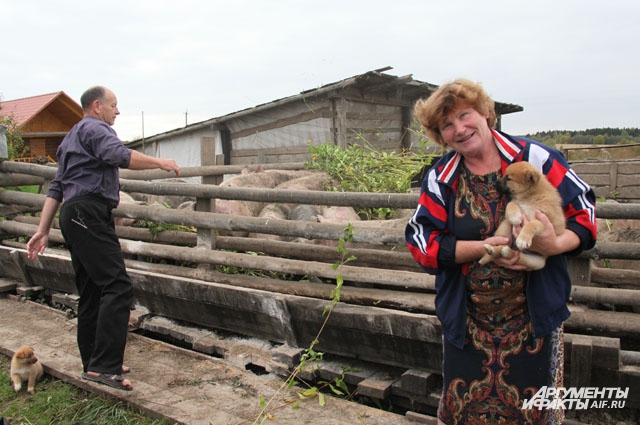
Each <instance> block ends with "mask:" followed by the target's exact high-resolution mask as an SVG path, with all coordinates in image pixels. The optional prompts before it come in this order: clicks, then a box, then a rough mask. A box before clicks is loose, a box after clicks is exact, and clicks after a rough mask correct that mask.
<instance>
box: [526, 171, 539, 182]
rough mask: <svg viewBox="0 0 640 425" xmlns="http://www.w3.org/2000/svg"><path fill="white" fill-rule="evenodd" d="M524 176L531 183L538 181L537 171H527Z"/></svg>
mask: <svg viewBox="0 0 640 425" xmlns="http://www.w3.org/2000/svg"><path fill="white" fill-rule="evenodd" d="M526 178H527V180H528V181H529V182H530V183H531V184H535V183H537V182H538V178H539V176H538V174H537V173H534V172H532V171H527V174H526Z"/></svg>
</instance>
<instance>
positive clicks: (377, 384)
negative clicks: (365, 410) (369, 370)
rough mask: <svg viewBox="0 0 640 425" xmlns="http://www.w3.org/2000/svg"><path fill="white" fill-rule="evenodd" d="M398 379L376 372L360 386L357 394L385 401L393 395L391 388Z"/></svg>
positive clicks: (382, 372)
mask: <svg viewBox="0 0 640 425" xmlns="http://www.w3.org/2000/svg"><path fill="white" fill-rule="evenodd" d="M396 380H397V378H395V377H393V376H391V375H389V374H388V373H386V372H384V371H381V372H376V373H374V374H373V375H371V376H370V377H368V378H367V379H365V380H364V381H361V382H360V383H359V384H358V387H357V390H356V393H357V394H358V395H361V396H365V397H372V398H376V399H378V400H384V399H385V398H387V397H388V396H389V394H391V387H392V386H393V383H394V382H395V381H396Z"/></svg>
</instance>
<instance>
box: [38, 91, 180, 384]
mask: <svg viewBox="0 0 640 425" xmlns="http://www.w3.org/2000/svg"><path fill="white" fill-rule="evenodd" d="M80 102H81V105H82V109H83V114H84V116H83V118H82V120H81V121H80V122H79V123H78V124H76V125H75V126H74V127H73V128H72V129H71V131H69V133H68V134H67V135H66V137H65V138H64V140H63V141H62V143H61V144H60V147H59V148H58V152H57V156H58V171H57V173H56V176H55V178H54V180H53V181H52V182H51V185H50V188H49V191H48V192H47V199H46V200H45V203H44V206H43V208H42V214H41V217H40V224H39V226H38V231H37V232H36V233H35V234H34V235H33V237H32V238H31V239H30V240H29V242H28V243H27V256H28V257H29V259H34V258H36V256H37V255H38V254H42V253H44V250H45V248H46V247H47V243H48V240H49V231H50V229H51V224H52V223H53V219H54V217H55V215H56V212H57V211H58V207H59V206H60V204H61V203H62V201H63V200H64V203H62V207H61V209H60V217H59V221H60V229H61V231H62V235H63V236H64V239H65V242H66V243H67V245H68V246H69V251H70V252H71V262H72V264H73V269H74V272H75V280H76V286H77V288H78V293H79V295H80V299H79V303H78V334H77V340H78V348H79V350H80V356H81V358H82V366H83V373H82V377H83V379H86V380H90V381H94V382H99V383H102V384H105V385H108V386H111V387H114V388H118V389H122V390H125V391H131V390H133V385H132V384H131V382H130V381H129V380H128V379H125V378H123V377H122V374H123V373H126V372H128V371H129V368H128V367H126V366H123V359H124V350H125V345H126V340H127V332H128V323H129V313H130V307H131V303H132V301H133V288H132V285H131V281H130V279H129V276H128V275H127V271H126V268H125V265H124V258H123V256H122V251H121V248H120V243H119V242H118V236H117V235H116V232H115V226H114V223H113V217H112V214H111V210H112V209H113V208H115V207H117V205H118V203H119V201H120V197H119V186H120V184H119V168H129V169H132V170H147V169H153V168H160V169H162V170H165V171H173V172H175V175H176V176H179V175H180V167H178V165H177V164H176V162H175V161H174V160H172V159H162V158H154V157H150V156H147V155H144V154H142V153H140V152H137V151H134V150H131V149H129V148H127V147H125V146H124V145H123V144H122V141H121V140H120V139H119V138H118V136H117V135H116V132H115V131H114V130H113V129H112V128H111V126H112V125H113V123H114V122H115V119H116V116H117V115H119V114H120V111H119V110H118V102H117V99H116V96H115V94H114V93H113V92H112V91H111V90H109V89H107V88H105V87H101V86H96V87H91V88H89V89H88V90H87V91H86V92H84V94H83V95H82V97H81V99H80Z"/></svg>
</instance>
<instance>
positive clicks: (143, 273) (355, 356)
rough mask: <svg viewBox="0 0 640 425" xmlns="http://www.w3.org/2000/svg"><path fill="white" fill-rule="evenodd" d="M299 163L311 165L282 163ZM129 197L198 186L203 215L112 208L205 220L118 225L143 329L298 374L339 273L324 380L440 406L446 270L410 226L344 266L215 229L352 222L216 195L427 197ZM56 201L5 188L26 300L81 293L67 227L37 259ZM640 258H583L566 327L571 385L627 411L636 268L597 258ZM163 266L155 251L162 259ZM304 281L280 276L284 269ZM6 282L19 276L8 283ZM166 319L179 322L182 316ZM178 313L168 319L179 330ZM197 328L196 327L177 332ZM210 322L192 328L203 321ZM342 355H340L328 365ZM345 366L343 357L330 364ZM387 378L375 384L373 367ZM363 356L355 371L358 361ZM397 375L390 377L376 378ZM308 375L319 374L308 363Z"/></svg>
mask: <svg viewBox="0 0 640 425" xmlns="http://www.w3.org/2000/svg"><path fill="white" fill-rule="evenodd" d="M276 167H277V168H279V169H282V168H289V169H299V168H301V167H302V165H301V164H285V165H283V164H279V165H277V166H274V168H276ZM239 171H240V168H234V167H224V166H211V167H194V168H193V169H186V170H183V175H185V176H189V175H206V176H209V177H211V176H220V175H223V174H232V173H237V172H239ZM54 173H55V170H54V169H53V168H51V167H47V166H39V165H34V164H19V163H8V162H3V163H0V184H2V185H3V186H5V187H7V186H18V185H22V184H44V185H45V186H46V183H45V181H46V179H50V178H52V177H53V174H54ZM121 176H122V181H121V185H122V188H123V190H125V191H127V192H138V193H146V194H156V195H164V196H177V195H179V196H189V197H192V198H193V199H196V200H200V201H199V202H197V205H198V206H199V209H202V208H205V209H208V211H203V210H197V211H188V210H175V209H167V208H158V207H149V206H142V205H128V204H127V205H124V204H121V205H120V206H119V207H118V208H117V209H116V210H114V215H115V216H116V217H126V218H133V219H138V220H146V221H153V222H162V223H172V224H178V225H182V226H189V227H193V228H196V229H197V231H195V232H186V231H176V230H172V231H164V232H160V233H158V234H155V235H154V234H151V233H150V232H149V231H148V230H147V229H141V228H132V227H126V226H118V227H117V231H118V234H119V236H120V238H121V245H122V249H123V252H124V253H125V254H126V255H127V258H128V259H127V267H128V270H129V273H130V276H131V278H132V281H133V285H134V292H135V296H136V300H137V303H138V305H139V308H140V309H142V310H144V311H148V314H147V315H145V316H144V317H142V318H141V323H140V327H141V329H145V330H146V331H149V332H154V333H156V334H164V335H166V336H170V337H171V338H173V339H179V340H181V343H183V344H186V345H188V346H189V347H190V348H192V349H194V350H198V351H201V352H204V353H208V354H212V355H219V356H227V355H230V354H229V353H230V352H231V351H232V350H230V349H229V345H228V344H229V343H230V342H229V339H227V338H225V337H224V336H223V335H224V333H226V332H231V333H233V334H235V335H238V334H239V335H244V336H246V337H250V338H255V339H259V340H261V341H265V342H266V345H262V346H261V348H260V350H259V352H254V353H253V354H252V355H251V356H247V357H246V362H247V363H252V364H254V365H255V364H257V365H259V366H260V367H263V368H265V369H266V370H268V371H272V372H275V373H282V374H283V375H287V374H288V373H289V372H290V371H291V370H292V368H293V367H294V366H295V364H296V360H297V358H298V357H299V356H300V354H301V353H302V352H303V350H304V349H305V348H306V347H308V346H309V345H310V343H311V342H312V341H314V339H315V338H316V336H317V332H318V330H319V329H320V326H321V325H322V322H323V319H324V315H323V311H324V309H325V308H326V307H327V306H328V305H329V304H330V302H331V293H332V291H333V289H335V285H334V284H333V283H331V282H333V281H335V278H336V275H337V274H339V275H340V276H341V277H342V278H343V279H344V281H345V286H344V287H343V288H342V291H341V302H340V303H339V304H338V305H337V306H336V308H335V310H334V312H333V313H332V316H331V319H330V321H329V322H328V323H327V326H326V327H325V329H324V330H323V332H322V334H321V337H320V340H319V343H318V345H317V346H316V347H315V349H317V350H318V351H322V352H324V353H325V354H326V358H327V360H325V361H324V362H323V364H322V366H321V367H320V369H319V370H318V371H316V372H315V377H316V378H320V379H331V374H332V373H335V370H336V368H339V367H338V366H336V363H337V364H340V365H342V366H351V367H352V369H351V370H353V371H352V372H347V373H346V375H347V376H346V380H347V383H349V384H350V385H353V386H354V387H357V389H358V391H359V392H360V393H361V394H363V395H368V396H370V397H374V398H378V399H389V400H392V402H393V403H394V404H395V405H397V406H401V407H405V408H407V409H411V410H415V411H418V412H426V413H432V412H433V409H434V407H435V406H436V404H437V397H438V395H439V392H440V389H439V388H438V383H439V374H440V366H441V361H442V355H441V350H442V347H441V333H440V324H439V322H438V320H437V318H436V317H435V315H434V313H435V307H434V297H435V295H434V279H433V277H432V276H430V275H427V274H425V273H423V272H422V271H421V270H420V269H419V267H418V266H417V265H416V264H415V262H414V261H413V259H412V258H411V256H410V254H409V253H408V252H407V249H406V247H405V245H404V220H388V221H372V222H354V223H352V225H353V244H352V245H349V246H348V247H347V249H348V251H349V253H350V254H351V255H354V256H355V257H356V260H355V261H353V262H349V263H348V264H343V265H341V266H339V267H338V268H337V269H335V268H334V264H336V263H337V262H339V261H340V254H339V253H338V252H337V250H336V248H335V246H334V247H330V246H320V245H311V244H300V243H293V242H284V241H273V240H267V239H254V238H244V237H232V236H225V237H222V236H218V235H217V234H216V233H217V232H219V231H222V230H227V231H238V230H242V231H246V232H253V233H262V234H277V235H281V236H289V237H291V238H304V239H308V240H314V239H322V240H333V241H338V240H339V239H340V238H342V237H344V230H345V227H346V223H342V224H326V223H315V222H292V221H284V220H283V221H282V222H274V220H273V219H265V218H258V217H237V216H228V215H224V214H216V213H214V212H211V211H212V207H213V206H214V205H215V204H214V201H213V200H215V199H239V200H250V201H259V202H281V203H296V204H312V205H333V206H336V205H348V206H354V207H387V208H393V209H412V208H414V207H415V205H416V204H417V200H418V198H417V195H415V194H414V195H409V194H364V193H330V192H315V191H294V190H273V189H255V188H229V187H221V186H217V185H209V184H204V185H191V184H185V183H175V182H167V181H156V182H151V181H147V180H153V179H158V178H162V177H166V174H164V173H160V172H130V171H129V172H123V173H122V175H121ZM43 202H44V195H35V194H29V193H22V192H17V191H14V190H0V204H1V205H0V208H2V209H1V210H0V211H2V212H1V214H2V215H3V216H6V217H7V219H6V220H3V221H0V232H2V233H3V239H4V240H3V243H2V246H0V261H1V265H0V277H2V278H4V279H5V281H7V282H15V285H13V287H11V286H10V285H9V286H8V288H9V289H8V290H13V291H16V292H17V293H19V294H21V295H25V296H29V295H30V296H34V295H35V294H44V295H45V296H49V297H51V298H52V299H54V300H57V301H58V302H60V303H67V304H69V305H73V302H74V296H73V294H74V293H75V292H76V290H75V286H74V283H73V270H72V267H71V263H70V259H69V255H68V252H66V251H65V250H64V246H63V245H62V243H63V239H62V236H61V234H60V232H59V230H57V229H54V230H52V232H51V235H50V241H51V242H52V244H54V245H55V247H54V248H51V249H49V250H47V252H46V253H45V255H43V256H40V257H39V258H38V259H37V260H35V261H29V260H28V259H27V258H26V253H25V250H24V247H25V240H26V238H28V237H29V236H30V235H32V234H33V233H34V232H35V231H36V228H37V217H34V216H33V214H31V213H33V212H35V211H39V210H40V208H41V206H42V203H43ZM597 215H598V217H599V218H604V219H609V220H616V219H633V220H637V219H639V218H640V204H609V203H599V204H598V208H597ZM607 258H624V259H634V260H637V259H638V258H640V250H639V249H638V245H637V244H635V243H622V242H607V243H605V242H598V244H597V245H596V247H595V248H594V249H593V250H591V251H589V252H585V253H583V254H582V255H580V256H579V257H578V258H575V259H572V261H571V273H572V279H573V284H574V286H573V291H572V302H571V304H570V310H571V312H572V315H571V318H570V319H569V320H568V321H567V322H566V323H565V332H566V341H565V349H566V352H565V358H566V376H567V382H565V385H566V386H569V385H573V386H580V385H583V386H602V387H630V390H629V399H628V400H627V405H628V406H630V407H640V378H638V376H640V375H639V372H640V368H639V366H640V351H639V350H640V348H639V347H638V342H640V314H638V313H637V311H640V310H638V309H640V293H639V292H638V291H637V289H636V288H637V286H638V285H639V284H638V283H637V282H639V281H640V280H638V277H640V272H638V271H637V270H615V269H604V268H597V267H594V266H593V264H592V263H593V261H592V260H594V259H607ZM149 260H152V261H149ZM223 268H227V269H232V270H252V271H261V272H262V273H261V274H260V276H256V273H250V274H228V273H222V272H221V269H223ZM285 275H286V276H292V279H291V280H283V279H279V278H277V276H285ZM5 287H7V286H5ZM167 319H169V320H171V322H169V321H168V320H167ZM169 323H170V324H169ZM180 324H188V326H186V327H185V326H180ZM194 329H195V330H197V331H195V330H194ZM331 359H333V360H331ZM332 361H333V363H332ZM363 364H365V365H366V368H367V369H366V370H371V369H372V368H373V369H374V370H377V371H378V372H375V371H374V372H371V375H370V376H375V377H376V379H375V380H374V382H375V383H373V384H372V383H371V380H370V379H369V378H368V377H367V376H363V374H364V372H355V370H356V369H357V370H363ZM354 366H355V367H354ZM380 370H383V371H384V376H385V378H384V379H382V378H381V376H382V375H380V373H379V371H380ZM309 374H310V376H309V378H313V376H311V375H313V373H311V372H309Z"/></svg>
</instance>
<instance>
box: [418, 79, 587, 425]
mask: <svg viewBox="0 0 640 425" xmlns="http://www.w3.org/2000/svg"><path fill="white" fill-rule="evenodd" d="M493 108H494V104H493V101H491V100H490V99H489V97H488V96H487V95H486V93H485V92H484V90H483V89H482V87H481V86H480V85H479V84H475V83H472V82H470V81H468V80H456V81H454V82H452V83H448V84H445V85H443V86H441V87H440V88H438V89H437V90H436V91H435V92H434V93H433V94H432V95H431V96H430V97H428V98H427V99H426V100H421V101H418V102H417V103H416V106H415V113H416V116H417V117H418V120H419V121H420V123H421V124H422V125H423V127H424V128H425V131H426V132H427V133H428V134H429V135H430V137H431V139H432V140H434V141H436V142H437V143H439V144H441V145H442V146H445V147H448V148H450V149H451V150H450V151H449V153H447V154H445V155H444V156H443V157H442V158H441V159H440V160H439V161H438V162H437V163H436V164H435V165H434V166H433V167H432V168H431V170H430V171H429V173H428V174H427V176H426V177H425V178H424V181H423V183H422V190H421V196H420V198H419V199H420V201H419V204H418V207H417V209H416V212H415V213H414V215H413V216H412V218H411V220H410V221H409V223H408V225H407V227H406V240H407V246H408V247H409V250H410V252H411V253H412V254H413V256H414V258H415V259H416V261H417V262H418V263H419V264H420V265H421V266H422V267H423V268H424V269H425V271H426V272H428V273H431V274H435V275H436V314H437V316H438V319H439V320H440V322H441V323H442V333H443V365H442V376H443V393H442V397H441V399H440V405H439V408H438V420H439V423H440V424H447V425H453V424H466V423H475V424H485V423H496V422H500V421H503V422H505V423H519V424H560V423H563V421H564V410H563V409H556V410H536V409H523V408H522V405H523V400H525V399H527V398H528V397H529V395H530V392H532V393H535V392H536V391H537V389H539V388H543V387H552V388H553V387H555V386H562V385H563V356H564V354H563V327H562V323H563V321H564V320H566V319H567V318H568V317H569V310H568V308H567V305H566V304H567V302H568V299H569V293H570V288H571V281H570V278H569V275H568V272H567V265H566V259H565V257H564V256H565V255H566V254H567V253H571V254H572V255H573V254H577V253H579V252H581V251H582V250H584V249H588V248H591V247H593V245H594V244H595V236H596V225H595V194H594V193H593V191H592V190H591V189H590V188H589V186H588V185H587V184H585V183H584V182H583V181H582V180H580V178H579V177H578V176H577V175H575V173H573V171H572V170H571V168H570V166H569V164H568V163H567V162H566V160H565V159H564V157H563V156H562V154H561V153H560V152H559V151H557V150H555V149H551V148H548V147H546V146H544V145H541V144H539V143H537V142H534V141H531V140H527V139H522V138H514V137H512V136H509V135H507V134H505V133H501V132H499V131H497V130H494V129H492V128H491V127H492V126H494V125H495V112H494V111H493ZM521 161H528V162H529V163H530V164H531V165H532V166H534V167H535V168H536V169H537V170H538V171H540V172H542V173H543V174H545V175H546V176H547V178H549V181H550V183H551V184H552V185H554V186H556V187H557V189H558V191H559V193H560V194H561V196H562V198H563V199H562V203H563V205H564V206H565V210H566V211H574V213H572V214H571V215H570V216H568V217H565V219H566V220H567V229H568V230H565V231H564V232H563V233H562V234H561V235H556V233H555V232H554V228H553V226H552V224H551V222H550V221H549V218H548V217H547V216H546V215H544V214H542V213H540V212H539V213H537V214H536V217H535V218H536V219H538V220H540V222H541V223H543V224H542V229H543V230H542V231H541V232H540V233H539V234H538V235H537V236H535V237H534V238H533V240H532V241H531V247H530V249H531V251H534V252H538V253H540V254H543V255H550V256H549V258H548V261H547V263H546V265H545V266H544V267H543V268H542V269H540V270H532V269H530V268H529V267H528V266H525V265H520V264H518V261H519V257H520V256H519V254H518V252H517V251H516V253H515V255H514V256H513V257H512V258H510V259H505V258H497V259H496V260H495V262H490V263H482V264H481V263H480V262H479V261H478V260H479V259H480V258H481V257H482V256H483V255H484V254H485V244H486V245H488V246H496V245H504V244H508V243H509V238H508V237H504V236H493V235H494V232H495V231H496V229H497V227H498V224H499V223H500V222H501V221H502V219H503V217H504V214H505V210H506V206H507V203H508V201H509V196H508V194H506V193H502V192H501V191H499V190H498V187H497V186H498V185H497V183H498V181H499V179H500V178H501V177H502V175H503V172H504V171H505V170H506V169H507V166H508V165H509V164H511V163H517V162H521ZM525 223H526V221H523V222H522V223H520V225H524V224H525ZM519 228H520V226H516V233H517V232H518V231H519Z"/></svg>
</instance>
